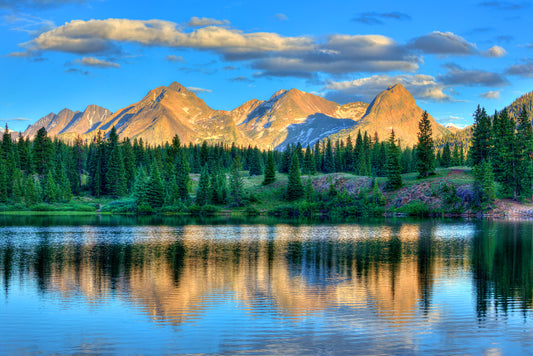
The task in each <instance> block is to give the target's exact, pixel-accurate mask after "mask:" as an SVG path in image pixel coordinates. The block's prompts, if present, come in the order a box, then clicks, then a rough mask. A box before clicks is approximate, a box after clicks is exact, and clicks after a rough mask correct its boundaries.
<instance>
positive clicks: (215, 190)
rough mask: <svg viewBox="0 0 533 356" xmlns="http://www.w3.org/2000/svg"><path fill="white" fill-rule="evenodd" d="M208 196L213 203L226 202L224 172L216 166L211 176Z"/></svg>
mask: <svg viewBox="0 0 533 356" xmlns="http://www.w3.org/2000/svg"><path fill="white" fill-rule="evenodd" d="M209 188H210V197H211V202H213V204H217V205H221V204H226V202H227V199H228V184H227V179H226V173H224V172H222V170H221V169H220V168H218V169H217V170H216V171H215V172H214V174H213V175H212V176H211V182H210V186H209Z"/></svg>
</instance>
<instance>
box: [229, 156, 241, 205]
mask: <svg viewBox="0 0 533 356" xmlns="http://www.w3.org/2000/svg"><path fill="white" fill-rule="evenodd" d="M240 166H241V162H240V159H239V156H236V157H235V158H234V159H233V164H232V165H231V175H230V182H229V197H228V199H229V203H230V206H233V207H239V206H243V205H244V184H243V182H242V178H241V174H240V171H239V169H240Z"/></svg>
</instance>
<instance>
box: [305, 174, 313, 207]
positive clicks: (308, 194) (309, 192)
mask: <svg viewBox="0 0 533 356" xmlns="http://www.w3.org/2000/svg"><path fill="white" fill-rule="evenodd" d="M314 200H315V189H314V188H313V180H312V179H311V177H307V180H306V182H305V201H306V202H308V203H312V202H314Z"/></svg>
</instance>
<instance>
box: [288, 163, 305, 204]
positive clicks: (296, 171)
mask: <svg viewBox="0 0 533 356" xmlns="http://www.w3.org/2000/svg"><path fill="white" fill-rule="evenodd" d="M303 196H304V187H303V185H302V180H301V178H300V162H299V160H298V155H297V154H294V155H293V156H292V160H291V166H290V168H289V182H288V183H287V191H286V197H287V200H288V201H294V200H298V199H300V198H301V197H303Z"/></svg>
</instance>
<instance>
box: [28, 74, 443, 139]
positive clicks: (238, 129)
mask: <svg viewBox="0 0 533 356" xmlns="http://www.w3.org/2000/svg"><path fill="white" fill-rule="evenodd" d="M422 112H423V111H422V109H420V108H419V107H418V106H417V105H416V102H415V100H414V98H413V96H412V95H411V94H410V93H409V92H408V91H407V90H406V89H405V88H404V87H403V86H402V85H401V84H396V85H394V86H391V87H389V88H388V89H386V90H384V91H383V92H382V93H380V94H378V95H377V96H376V98H375V99H374V100H373V101H372V103H371V104H370V105H369V104H366V103H362V102H354V103H348V104H344V105H339V104H337V103H335V102H333V101H329V100H327V99H325V98H323V97H321V96H318V95H314V94H311V93H306V92H303V91H300V90H298V89H290V90H279V91H277V92H276V93H274V94H273V95H272V96H271V97H270V98H269V99H268V100H257V99H253V100H250V101H248V102H246V103H244V104H242V105H240V106H238V107H237V108H235V109H233V110H231V111H225V110H214V109H212V108H210V107H209V106H208V105H207V104H206V103H205V102H204V101H203V100H202V99H201V98H199V97H198V96H197V95H196V94H195V93H194V92H192V91H190V90H188V89H187V88H186V87H185V86H183V85H181V84H179V83H177V82H173V83H172V84H170V85H169V86H167V87H165V86H161V87H158V88H155V89H152V90H150V91H149V92H148V93H147V94H146V96H145V97H144V98H142V99H141V100H140V101H138V102H136V103H134V104H131V105H129V106H127V107H125V108H123V109H120V110H118V111H117V112H115V113H111V112H110V111H109V110H107V109H104V108H102V107H99V106H96V105H89V106H88V107H87V108H86V109H85V111H83V112H78V111H77V112H73V111H72V110H69V109H63V110H61V111H60V112H59V113H58V114H55V113H50V114H48V115H46V116H44V117H43V118H41V119H40V120H39V121H37V122H36V123H35V124H33V125H31V126H30V127H28V129H27V130H26V131H25V132H24V135H25V136H27V137H30V138H33V137H34V136H35V134H36V133H37V131H38V130H39V129H40V128H41V127H44V128H46V130H47V131H48V133H49V135H50V136H57V137H59V138H60V139H65V140H71V139H73V138H74V137H75V136H76V135H81V136H82V138H83V139H85V140H90V139H92V138H93V137H94V136H95V135H96V133H97V132H98V131H102V132H104V133H108V132H109V131H110V130H111V128H112V127H113V126H114V127H115V128H116V129H117V132H118V134H119V135H120V136H121V137H130V138H132V139H133V138H142V139H143V141H144V142H146V143H149V144H164V143H166V142H170V141H171V140H172V137H173V136H174V135H178V136H179V138H180V140H181V142H182V143H184V144H188V143H200V142H202V141H204V140H205V141H208V142H211V143H215V142H224V143H228V144H231V143H235V144H238V145H252V146H258V147H259V148H262V149H268V148H270V149H271V148H275V149H284V148H285V147H286V146H287V145H289V144H296V143H297V142H300V143H301V144H302V145H303V146H304V147H305V146H306V145H308V144H309V145H313V144H314V143H315V142H317V141H318V140H322V139H324V138H326V137H332V138H343V139H344V138H346V137H347V136H348V135H352V137H354V136H355V135H356V133H357V131H358V130H361V131H365V130H366V131H368V133H369V134H371V135H373V134H374V132H377V133H378V135H379V137H380V139H381V140H383V139H386V138H387V137H388V135H389V134H390V130H391V129H394V130H395V132H396V136H397V137H398V138H399V139H400V140H401V142H402V145H413V144H414V143H415V142H416V140H417V136H416V134H417V132H418V121H419V120H420V117H421V115H422ZM430 120H431V121H432V125H433V131H434V135H435V136H436V137H440V136H442V135H443V134H446V133H448V132H449V131H448V130H447V129H446V128H445V127H443V126H442V125H439V124H438V123H436V122H435V120H433V118H431V117H430Z"/></svg>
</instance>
